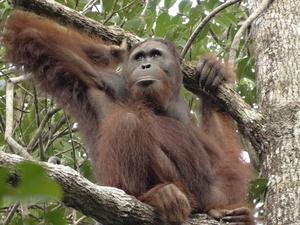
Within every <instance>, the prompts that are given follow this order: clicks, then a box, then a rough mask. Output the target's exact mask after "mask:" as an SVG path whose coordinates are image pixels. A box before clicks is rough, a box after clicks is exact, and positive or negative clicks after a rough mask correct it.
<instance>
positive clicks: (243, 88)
mask: <svg viewBox="0 0 300 225" xmlns="http://www.w3.org/2000/svg"><path fill="white" fill-rule="evenodd" d="M237 90H238V91H239V92H240V94H241V96H242V97H243V98H244V99H245V101H246V102H247V103H248V104H253V103H255V102H256V84H255V82H254V81H253V80H250V79H248V78H246V77H244V78H242V79H241V80H240V82H239V84H238V88H237Z"/></svg>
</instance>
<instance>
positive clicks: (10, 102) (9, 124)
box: [4, 80, 32, 159]
mask: <svg viewBox="0 0 300 225" xmlns="http://www.w3.org/2000/svg"><path fill="white" fill-rule="evenodd" d="M13 116H14V84H13V83H11V82H10V81H9V80H8V81H7V83H6V121H5V133H4V138H5V140H6V142H7V144H8V145H9V146H10V147H11V148H12V150H13V151H14V153H16V154H18V155H21V156H23V157H25V158H29V159H30V158H32V157H31V155H30V154H29V153H28V152H27V150H26V149H25V148H24V147H22V146H21V145H20V144H19V143H18V142H17V141H15V140H14V139H13V137H12V135H13Z"/></svg>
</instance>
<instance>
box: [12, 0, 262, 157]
mask: <svg viewBox="0 0 300 225" xmlns="http://www.w3.org/2000/svg"><path fill="white" fill-rule="evenodd" d="M13 4H14V6H15V7H18V8H22V9H24V10H28V11H31V12H34V13H37V14H39V15H44V16H47V17H50V18H52V19H54V20H56V21H58V22H60V23H62V24H68V25H71V26H73V27H75V28H76V29H78V30H80V31H84V32H87V33H89V34H93V35H95V36H96V37H99V38H102V39H104V40H106V41H109V42H112V43H115V44H120V43H121V41H122V40H123V39H124V38H126V39H127V41H128V43H129V44H134V43H137V42H139V41H140V40H141V38H139V37H137V36H135V35H133V34H130V33H129V32H126V31H124V30H122V29H120V28H116V27H106V26H103V25H102V24H100V23H98V22H96V21H93V20H91V19H88V18H86V17H84V16H83V15H81V14H80V13H78V12H76V11H73V10H71V9H69V8H67V7H65V6H63V5H61V4H58V3H55V2H50V1H45V0H13ZM182 68H183V70H182V71H183V74H184V85H185V87H186V88H187V89H189V90H190V91H192V92H193V93H195V94H197V93H199V91H200V90H199V85H198V82H197V80H196V78H195V73H194V67H193V66H188V65H184V66H183V67H182ZM213 94H214V97H215V99H216V101H217V103H218V104H220V105H221V106H223V107H224V108H225V110H227V111H228V112H229V113H230V114H231V115H232V117H233V118H234V119H235V120H236V121H237V122H238V124H239V126H240V128H241V131H242V132H243V133H244V134H245V135H246V136H247V137H248V138H249V139H250V140H251V143H252V145H253V146H254V147H255V149H256V151H257V152H259V153H260V152H261V151H263V149H264V144H265V141H264V140H265V129H264V117H263V115H261V114H260V113H258V112H257V111H256V110H254V109H253V108H251V107H250V106H249V105H248V104H246V103H245V101H244V100H243V99H242V98H241V97H240V95H239V94H237V93H236V92H235V91H234V89H232V88H231V87H229V86H228V85H221V86H220V88H219V89H218V91H217V92H216V93H213Z"/></svg>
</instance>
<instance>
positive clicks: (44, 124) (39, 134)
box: [27, 108, 60, 152]
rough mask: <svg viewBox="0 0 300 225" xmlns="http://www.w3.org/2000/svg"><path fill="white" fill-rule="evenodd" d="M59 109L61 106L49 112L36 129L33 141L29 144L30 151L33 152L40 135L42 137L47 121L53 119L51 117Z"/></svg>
mask: <svg viewBox="0 0 300 225" xmlns="http://www.w3.org/2000/svg"><path fill="white" fill-rule="evenodd" d="M59 110H60V108H53V109H51V110H49V111H48V112H47V114H46V115H45V117H44V119H43V120H42V122H41V123H40V126H39V127H38V129H37V130H36V131H35V133H34V135H33V137H32V138H31V141H30V142H29V144H28V145H27V149H28V151H29V152H31V151H32V150H33V148H34V146H35V145H36V142H37V140H38V139H39V137H41V133H42V131H43V129H44V127H45V126H46V124H47V122H48V121H49V119H51V117H52V116H53V115H54V114H55V113H57V112H58V111H59Z"/></svg>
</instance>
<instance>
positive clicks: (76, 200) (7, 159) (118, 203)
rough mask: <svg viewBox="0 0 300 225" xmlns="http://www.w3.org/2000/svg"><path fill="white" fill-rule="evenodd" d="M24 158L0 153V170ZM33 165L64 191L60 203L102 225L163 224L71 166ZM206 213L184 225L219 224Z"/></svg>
mask: <svg viewBox="0 0 300 225" xmlns="http://www.w3.org/2000/svg"><path fill="white" fill-rule="evenodd" d="M23 160H25V159H24V158H22V157H20V156H18V155H14V154H7V153H4V152H2V151H0V168H1V167H8V168H10V169H12V170H13V171H16V168H17V165H18V164H19V163H20V162H22V161H23ZM32 162H35V163H37V164H39V165H41V166H42V167H43V168H44V169H45V170H46V172H47V174H48V175H49V176H50V177H51V178H53V179H54V180H55V181H57V182H58V183H59V184H60V186H61V188H62V190H63V192H64V196H63V200H62V202H63V203H64V204H65V205H66V206H69V207H72V208H74V209H76V210H78V211H80V212H82V213H83V214H85V215H86V216H89V217H92V218H94V219H95V220H96V221H98V222H100V223H102V224H105V225H136V224H139V225H163V224H164V223H163V222H162V221H161V220H160V219H159V217H158V216H157V215H156V214H155V212H154V210H153V208H152V207H151V206H149V205H147V204H144V203H142V202H140V201H139V200H137V199H136V198H135V197H133V196H130V195H127V194H126V193H125V192H124V191H123V190H120V189H117V188H113V187H104V186H98V185H96V184H93V183H92V182H90V181H89V180H87V179H85V178H84V177H83V176H81V175H80V174H79V173H78V172H76V171H75V170H73V169H71V168H70V167H67V166H63V165H55V164H51V163H44V162H36V161H32ZM222 224H224V223H221V222H218V221H216V220H214V219H210V218H209V217H208V216H207V215H205V214H195V215H192V217H191V218H189V219H188V221H187V222H185V223H184V224H183V225H222Z"/></svg>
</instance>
